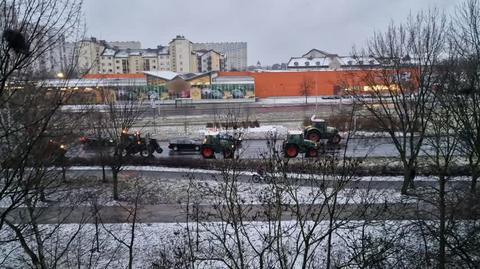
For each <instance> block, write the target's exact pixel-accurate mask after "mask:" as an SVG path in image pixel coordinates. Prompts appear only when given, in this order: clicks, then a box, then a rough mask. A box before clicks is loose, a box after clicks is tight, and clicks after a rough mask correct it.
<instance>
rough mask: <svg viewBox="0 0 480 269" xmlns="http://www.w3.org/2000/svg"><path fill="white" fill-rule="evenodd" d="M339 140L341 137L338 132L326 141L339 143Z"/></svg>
mask: <svg viewBox="0 0 480 269" xmlns="http://www.w3.org/2000/svg"><path fill="white" fill-rule="evenodd" d="M340 140H342V137H341V136H340V135H339V134H336V135H334V136H333V137H332V138H331V139H330V140H329V141H328V142H329V143H330V144H334V145H337V144H338V143H340Z"/></svg>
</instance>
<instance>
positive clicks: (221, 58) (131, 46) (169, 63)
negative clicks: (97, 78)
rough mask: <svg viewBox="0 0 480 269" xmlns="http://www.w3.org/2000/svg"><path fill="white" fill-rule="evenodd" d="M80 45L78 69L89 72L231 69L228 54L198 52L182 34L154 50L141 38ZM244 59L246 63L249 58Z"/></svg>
mask: <svg viewBox="0 0 480 269" xmlns="http://www.w3.org/2000/svg"><path fill="white" fill-rule="evenodd" d="M245 45H246V44H245ZM77 46H78V47H79V58H78V62H79V63H78V66H79V69H80V70H82V72H84V71H88V73H90V74H126V73H141V72H143V71H173V72H177V73H195V72H207V71H225V70H228V67H227V64H228V57H226V55H225V54H224V53H222V52H220V51H217V50H214V49H200V50H198V51H196V50H194V46H193V43H192V42H191V41H189V40H188V39H186V38H185V37H184V36H182V35H177V36H176V37H175V38H173V39H172V41H170V42H169V44H168V46H158V47H157V48H155V49H141V48H139V47H140V46H141V44H140V42H138V41H126V42H118V41H117V42H106V41H104V40H97V39H95V38H90V39H87V40H82V41H81V42H79V43H77ZM245 47H246V46H245ZM245 57H246V52H245ZM244 60H245V63H244V64H245V66H246V58H245V59H244ZM242 61H243V60H242ZM242 64H243V63H242ZM234 66H235V67H234V69H238V70H240V69H239V68H241V66H242V65H238V64H237V63H236V64H235V65H234ZM230 69H232V68H230Z"/></svg>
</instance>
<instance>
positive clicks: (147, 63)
mask: <svg viewBox="0 0 480 269" xmlns="http://www.w3.org/2000/svg"><path fill="white" fill-rule="evenodd" d="M137 68H138V67H137ZM143 70H145V71H150V60H149V59H145V61H144V62H143Z"/></svg>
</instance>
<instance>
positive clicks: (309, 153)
mask: <svg viewBox="0 0 480 269" xmlns="http://www.w3.org/2000/svg"><path fill="white" fill-rule="evenodd" d="M306 157H318V150H316V149H309V150H308V151H307V156H306Z"/></svg>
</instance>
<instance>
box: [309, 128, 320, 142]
mask: <svg viewBox="0 0 480 269" xmlns="http://www.w3.org/2000/svg"><path fill="white" fill-rule="evenodd" d="M307 139H308V140H311V141H313V142H318V141H320V134H319V133H318V132H317V131H311V132H309V133H308V134H307Z"/></svg>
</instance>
